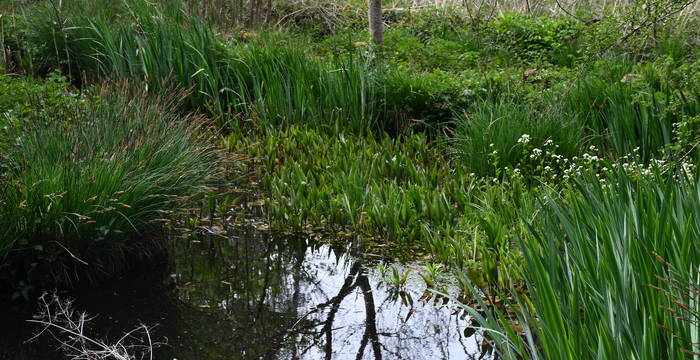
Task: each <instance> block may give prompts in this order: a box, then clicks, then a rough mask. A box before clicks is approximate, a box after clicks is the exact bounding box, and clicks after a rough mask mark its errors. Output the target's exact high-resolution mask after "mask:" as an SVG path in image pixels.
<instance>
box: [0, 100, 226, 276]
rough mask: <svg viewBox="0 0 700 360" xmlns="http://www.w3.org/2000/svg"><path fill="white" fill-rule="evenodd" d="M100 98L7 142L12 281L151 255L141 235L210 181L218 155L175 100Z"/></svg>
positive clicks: (2, 205)
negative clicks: (177, 111) (178, 108)
mask: <svg viewBox="0 0 700 360" xmlns="http://www.w3.org/2000/svg"><path fill="white" fill-rule="evenodd" d="M99 95H100V99H91V98H87V99H85V100H84V102H83V103H78V104H74V105H72V106H68V107H67V108H65V109H64V112H63V114H64V116H65V117H61V118H52V117H51V116H52V114H45V115H46V116H47V117H48V118H47V119H46V121H45V122H44V123H37V124H36V125H35V126H31V127H29V129H30V130H29V131H26V130H19V131H20V132H19V133H15V136H14V138H15V139H16V140H15V142H14V143H13V144H10V146H8V147H9V151H8V153H7V154H6V157H5V159H4V160H3V162H4V164H5V166H6V172H5V173H4V174H3V175H2V182H1V184H2V185H1V186H0V193H1V195H2V196H0V198H2V202H0V229H2V234H0V235H2V242H1V243H2V245H1V246H0V260H1V261H2V263H3V264H4V265H3V266H5V265H8V264H12V265H14V267H11V268H10V269H12V270H8V271H7V272H6V273H5V275H7V277H9V278H10V279H12V277H13V276H15V275H16V276H17V277H18V278H19V279H22V280H25V281H27V280H28V281H27V283H29V284H32V283H33V282H34V281H37V282H41V281H45V280H47V279H46V278H47V277H52V278H54V279H56V281H59V282H62V281H69V280H75V279H76V277H78V278H79V277H82V276H87V277H89V278H90V277H92V278H99V277H102V276H105V275H110V274H113V273H115V272H116V271H119V269H120V268H121V267H122V266H124V265H125V264H128V263H129V262H130V261H131V260H133V259H136V258H139V257H141V256H144V255H146V254H148V253H149V252H150V251H151V250H152V249H153V248H154V244H155V243H156V240H155V239H153V238H151V239H148V240H145V239H144V237H145V236H148V233H149V232H150V231H151V230H154V229H157V228H158V226H159V224H160V223H161V220H162V219H167V218H168V214H169V213H170V211H171V210H173V209H175V208H177V206H178V204H181V203H182V202H183V201H185V200H187V199H188V198H189V197H190V196H193V195H196V194H197V193H199V192H200V191H202V190H203V189H204V186H206V185H207V184H208V183H211V181H212V180H215V179H210V177H212V176H216V174H217V172H218V167H217V156H216V154H215V150H214V148H213V147H211V146H210V145H208V143H209V142H208V140H207V137H206V136H205V135H204V133H202V132H201V130H202V129H201V128H200V127H201V124H202V121H201V120H200V119H198V118H197V117H194V116H181V115H178V114H177V113H176V112H175V109H176V108H177V106H178V102H179V101H181V99H180V95H171V96H166V97H162V98H161V99H159V100H156V99H153V98H152V97H151V96H148V95H147V94H145V93H144V92H143V91H140V90H127V89H126V88H118V89H116V90H115V92H113V93H111V92H106V91H105V92H101V93H100V94H99ZM29 259H33V260H32V261H28V260H29ZM42 272H45V273H42ZM3 277H5V276H3Z"/></svg>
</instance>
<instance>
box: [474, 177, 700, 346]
mask: <svg viewBox="0 0 700 360" xmlns="http://www.w3.org/2000/svg"><path fill="white" fill-rule="evenodd" d="M584 180H585V182H583V183H581V184H579V186H578V192H577V193H573V194H571V195H570V196H568V197H567V198H566V200H563V201H554V202H550V203H549V204H548V205H547V206H546V207H545V211H544V214H543V218H544V219H543V221H542V222H540V223H538V224H533V225H532V226H531V231H530V233H529V235H526V236H524V237H523V238H521V240H520V244H521V248H522V250H523V253H524V257H525V260H526V264H525V266H524V269H523V270H524V271H523V276H524V278H525V281H526V283H527V288H528V292H527V295H520V296H519V297H517V300H516V301H514V302H513V304H512V306H513V308H512V309H513V310H512V311H513V312H514V313H515V314H516V315H517V321H516V322H513V320H512V319H511V318H510V317H509V316H506V314H505V313H503V312H502V311H500V310H496V309H492V310H488V309H489V306H488V305H486V304H485V303H484V302H483V301H482V309H487V311H486V312H485V315H483V313H482V314H479V313H476V312H474V311H473V310H471V309H469V311H470V312H472V314H473V315H474V316H475V317H476V318H477V319H478V320H479V322H480V326H482V327H484V328H485V329H486V331H488V332H489V333H491V334H492V335H493V336H491V338H492V339H493V340H494V341H495V342H496V343H497V346H498V347H499V349H500V351H501V353H502V355H503V356H504V357H505V358H509V359H515V358H522V357H526V358H532V359H618V358H619V357H620V356H621V354H624V355H622V356H623V357H625V358H635V359H659V358H663V359H685V358H687V356H688V354H693V353H695V352H697V349H696V347H697V341H696V339H697V322H696V321H694V320H693V318H692V317H688V316H687V315H679V314H681V312H679V311H678V310H674V309H679V308H682V309H685V310H688V311H691V312H696V308H697V296H698V294H697V292H696V291H694V290H692V289H694V287H693V286H694V285H692V284H697V279H698V265H699V264H698V256H699V255H700V254H699V253H698V251H697V247H696V246H694V242H695V240H696V239H697V237H698V235H700V225H699V224H698V221H697V219H696V218H697V217H696V216H694V214H696V213H697V212H698V211H700V183H698V181H697V177H692V178H687V177H686V176H684V175H683V176H681V177H680V179H678V178H676V177H672V176H670V175H663V174H661V173H658V172H657V173H655V174H653V175H651V176H647V177H645V178H643V179H636V180H634V179H632V178H630V177H629V176H627V175H626V174H625V173H624V172H622V171H616V172H614V174H613V175H611V177H610V178H609V179H608V181H607V182H606V183H605V184H603V183H601V182H598V181H597V180H596V179H595V178H584ZM683 284H691V285H689V286H690V287H689V288H687V287H686V290H685V291H684V290H683V289H684V287H683ZM469 286H471V285H469ZM472 289H473V290H474V291H476V290H475V289H474V288H473V287H472ZM687 289H691V290H687ZM517 324H519V325H517ZM591 344H596V345H595V346H591Z"/></svg>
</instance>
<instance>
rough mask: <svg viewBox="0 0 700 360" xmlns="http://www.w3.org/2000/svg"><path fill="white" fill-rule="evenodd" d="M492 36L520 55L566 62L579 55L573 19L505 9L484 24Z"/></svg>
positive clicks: (571, 62)
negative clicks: (505, 10)
mask: <svg viewBox="0 0 700 360" xmlns="http://www.w3.org/2000/svg"><path fill="white" fill-rule="evenodd" d="M487 30H488V32H489V33H490V34H491V35H492V36H493V37H494V40H495V41H496V42H497V43H498V44H501V45H503V46H505V47H506V48H507V49H508V50H509V51H511V53H512V54H513V55H515V56H516V57H519V58H521V59H537V58H544V59H547V60H549V61H551V62H553V63H555V64H559V65H564V66H570V65H571V64H573V62H574V61H575V60H576V59H577V58H578V57H579V56H580V55H579V53H578V47H577V45H576V42H575V40H576V37H577V35H578V32H579V31H580V29H579V26H578V25H577V23H576V21H574V20H572V19H568V18H564V19H552V18H550V17H531V16H527V15H520V14H517V13H509V14H506V15H504V16H502V17H500V18H498V19H497V20H496V21H493V22H490V23H488V25H487Z"/></svg>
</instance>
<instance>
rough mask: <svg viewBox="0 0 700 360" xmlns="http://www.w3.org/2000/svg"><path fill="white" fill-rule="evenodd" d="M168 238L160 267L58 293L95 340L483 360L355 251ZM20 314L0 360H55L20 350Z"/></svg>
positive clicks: (442, 317) (43, 349)
mask: <svg viewBox="0 0 700 360" xmlns="http://www.w3.org/2000/svg"><path fill="white" fill-rule="evenodd" d="M214 230H217V229H214ZM217 233H219V234H217ZM172 240H173V246H172V254H171V257H170V258H171V263H169V264H168V265H166V266H162V267H148V268H144V269H140V270H139V269H137V270H136V271H135V273H134V274H131V275H128V276H126V277H125V278H124V279H122V280H119V281H115V282H114V283H112V284H107V285H106V286H103V287H102V288H99V289H86V290H83V291H74V292H72V293H70V294H65V295H66V296H72V297H74V298H76V299H77V301H76V307H77V308H78V309H81V310H84V311H86V312H88V313H89V314H99V316H98V317H97V318H96V320H95V321H94V323H93V327H92V329H91V331H92V332H93V333H94V334H98V336H99V337H100V338H108V339H109V338H118V337H120V335H121V334H122V332H123V331H126V330H129V329H131V328H133V327H134V326H136V325H138V324H139V323H140V322H143V323H146V324H158V326H157V327H156V328H155V329H154V330H153V335H154V337H156V338H157V339H159V340H160V339H167V341H168V345H166V346H163V347H161V348H159V349H157V351H156V354H155V358H156V359H166V360H171V359H178V360H189V359H192V360H201V359H204V360H206V359H210V360H214V359H298V360H302V359H309V360H317V359H383V360H386V359H431V360H432V359H479V358H484V357H485V356H486V355H484V354H483V353H482V349H481V339H480V337H479V336H478V333H477V334H476V335H474V334H473V332H471V331H468V329H467V328H466V327H467V324H468V322H467V321H466V320H465V319H463V318H462V315H461V314H456V313H454V310H452V309H450V308H447V307H445V306H443V299H438V298H434V297H433V298H431V299H430V300H426V298H429V297H426V296H425V294H426V293H425V288H424V287H425V286H424V285H423V283H422V281H421V280H420V278H419V277H418V276H417V275H416V277H415V278H416V279H413V280H411V279H409V284H408V285H407V286H406V288H404V289H400V290H399V289H394V288H390V287H387V286H386V285H385V284H384V283H383V282H382V281H381V280H380V276H379V275H378V274H376V272H375V271H373V270H372V269H376V263H372V262H369V261H368V260H367V258H366V257H364V258H363V257H362V256H359V251H357V250H352V251H348V250H347V249H346V248H344V247H343V246H333V245H329V244H322V243H319V242H316V241H311V240H308V239H299V238H289V237H278V236H270V235H268V234H266V233H263V232H259V231H256V230H254V229H252V228H245V229H241V228H240V227H237V228H232V229H228V230H227V231H223V230H218V231H212V229H209V230H206V231H205V230H201V231H190V232H184V234H183V233H182V232H178V236H173V237H172ZM29 316H30V315H29V314H28V313H22V314H13V315H12V316H10V315H4V314H0V318H1V319H2V323H1V324H0V359H38V358H41V359H47V360H51V359H59V358H60V356H59V354H57V353H56V352H55V344H51V343H50V342H49V341H48V340H50V339H43V340H40V341H38V342H33V343H29V344H24V343H23V341H24V340H25V339H28V338H29V337H31V334H32V330H34V329H32V328H31V327H29V325H27V324H26V323H24V322H23V321H22V319H27V318H28V317H29ZM466 335H469V336H466Z"/></svg>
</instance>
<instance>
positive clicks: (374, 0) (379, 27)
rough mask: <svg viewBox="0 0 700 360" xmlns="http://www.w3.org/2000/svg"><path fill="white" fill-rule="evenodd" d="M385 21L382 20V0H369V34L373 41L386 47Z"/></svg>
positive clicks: (379, 45) (380, 46)
mask: <svg viewBox="0 0 700 360" xmlns="http://www.w3.org/2000/svg"><path fill="white" fill-rule="evenodd" d="M383 27H384V23H383V22H382V0H369V34H370V36H371V37H372V42H374V44H375V45H377V46H378V47H379V49H381V50H383V49H384V29H383Z"/></svg>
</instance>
